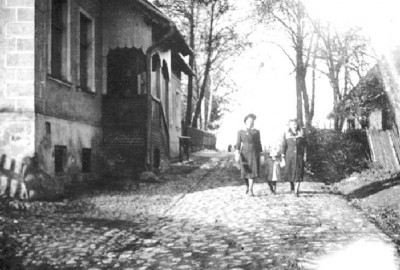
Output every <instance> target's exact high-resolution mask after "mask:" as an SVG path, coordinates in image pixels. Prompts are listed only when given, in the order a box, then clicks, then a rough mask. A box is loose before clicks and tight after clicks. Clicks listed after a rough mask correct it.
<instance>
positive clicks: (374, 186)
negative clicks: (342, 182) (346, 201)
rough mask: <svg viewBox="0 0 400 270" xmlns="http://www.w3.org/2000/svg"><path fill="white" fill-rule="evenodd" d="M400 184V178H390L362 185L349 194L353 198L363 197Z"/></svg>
mask: <svg viewBox="0 0 400 270" xmlns="http://www.w3.org/2000/svg"><path fill="white" fill-rule="evenodd" d="M398 185H400V178H395V179H389V180H384V181H379V182H373V183H371V184H368V185H365V186H362V187H360V188H358V189H356V190H354V191H352V192H351V193H349V194H348V196H349V197H351V198H356V199H362V198H366V197H368V196H371V195H373V194H375V193H378V192H380V191H382V190H385V189H388V188H391V187H394V186H398Z"/></svg>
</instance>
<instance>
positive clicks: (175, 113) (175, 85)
mask: <svg viewBox="0 0 400 270" xmlns="http://www.w3.org/2000/svg"><path fill="white" fill-rule="evenodd" d="M170 95H171V99H170V100H171V103H172V106H171V110H170V113H171V117H170V120H171V121H170V126H169V134H170V152H171V157H177V156H178V155H179V136H181V135H182V131H181V118H182V116H181V83H180V80H179V79H178V78H177V77H176V76H175V75H172V77H171V93H170Z"/></svg>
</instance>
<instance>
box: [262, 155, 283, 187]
mask: <svg viewBox="0 0 400 270" xmlns="http://www.w3.org/2000/svg"><path fill="white" fill-rule="evenodd" d="M266 161H267V162H266V163H267V166H266V170H267V171H266V176H267V181H281V180H282V177H281V166H283V164H282V159H281V155H280V154H279V153H278V152H277V151H271V152H270V153H269V155H268V156H267V160H266Z"/></svg>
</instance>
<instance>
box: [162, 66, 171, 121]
mask: <svg viewBox="0 0 400 270" xmlns="http://www.w3.org/2000/svg"><path fill="white" fill-rule="evenodd" d="M162 74H163V81H164V106H163V108H164V115H165V118H166V119H165V120H166V121H167V124H168V123H169V122H170V119H169V117H170V111H169V110H170V104H169V72H168V65H167V63H166V62H165V61H163V66H162Z"/></svg>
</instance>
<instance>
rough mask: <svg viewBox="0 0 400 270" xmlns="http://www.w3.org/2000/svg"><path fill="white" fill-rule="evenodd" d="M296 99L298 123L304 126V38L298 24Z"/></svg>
mask: <svg viewBox="0 0 400 270" xmlns="http://www.w3.org/2000/svg"><path fill="white" fill-rule="evenodd" d="M296 41H297V45H296V97H297V104H296V106H297V108H296V109H297V122H298V124H299V125H300V126H303V102H302V92H303V88H304V86H305V72H304V62H303V37H302V33H301V25H300V24H297V36H296Z"/></svg>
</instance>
